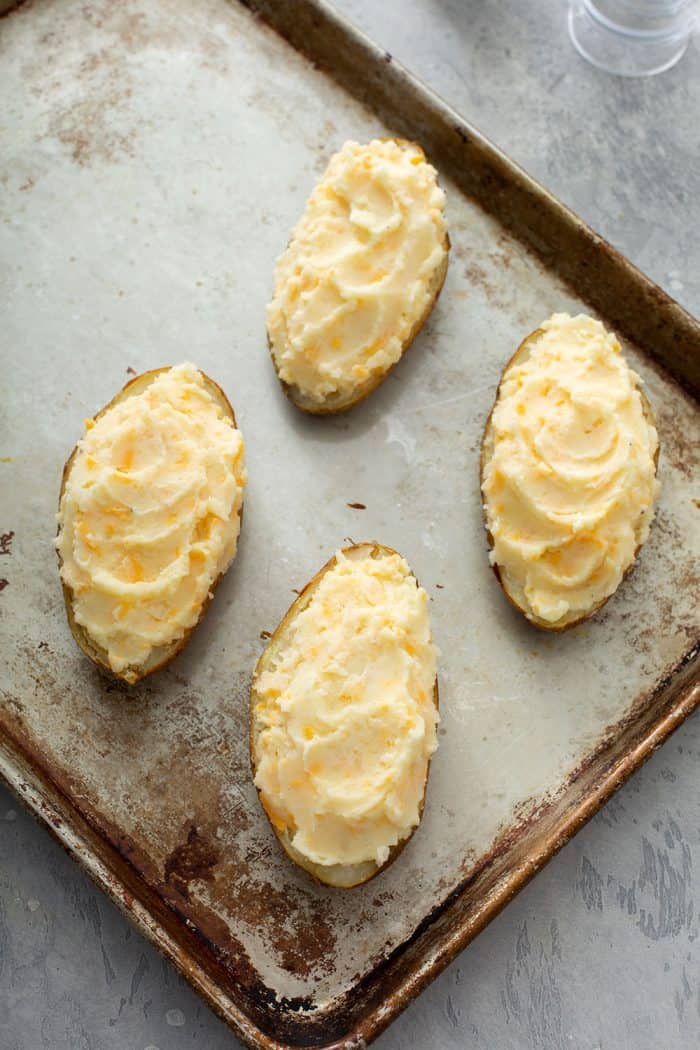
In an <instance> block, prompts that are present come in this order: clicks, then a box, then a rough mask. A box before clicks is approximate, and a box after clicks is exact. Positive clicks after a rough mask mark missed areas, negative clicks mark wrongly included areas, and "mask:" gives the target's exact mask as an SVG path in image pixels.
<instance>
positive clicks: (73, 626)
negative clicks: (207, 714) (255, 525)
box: [57, 365, 243, 685]
mask: <svg viewBox="0 0 700 1050" xmlns="http://www.w3.org/2000/svg"><path fill="white" fill-rule="evenodd" d="M172 367H173V366H172V365H164V366H163V367H162V368H153V369H151V370H150V371H148V372H142V373H141V374H140V375H138V376H134V378H133V379H130V380H129V382H128V383H125V384H124V386H123V387H122V388H121V390H119V391H118V393H116V394H115V395H114V397H113V398H112V400H111V401H109V402H108V403H107V404H106V405H105V406H104V408H101V409H100V411H99V412H96V413H95V415H94V416H93V419H99V418H100V416H103V415H104V414H105V412H108V411H109V410H110V409H111V408H112V407H113V406H114V405H116V404H119V402H120V401H124V400H125V398H127V397H131V396H133V395H134V394H136V393H140V392H141V390H142V389H143V390H145V389H146V388H147V387H149V386H150V384H151V383H152V382H153V380H154V379H156V377H157V376H159V375H161V373H163V372H168V371H169V370H170V369H171V368H172ZM198 371H199V372H200V374H201V375H202V377H203V379H204V382H205V385H206V386H207V388H209V391H210V393H211V394H212V395H213V396H214V397H215V398H216V399H217V400H218V401H219V402H220V403H221V404H222V407H223V408H224V410H225V412H226V414H227V415H228V416H230V418H231V421H232V423H233V425H234V427H235V426H237V423H236V415H235V413H234V411H233V408H232V407H231V403H230V402H229V399H228V398H227V397H226V394H225V393H224V392H223V390H222V389H221V387H220V386H219V384H218V383H216V382H215V381H214V380H213V379H211V378H210V377H209V376H208V375H207V374H206V373H205V372H202V370H201V369H199V370H198ZM145 380H147V382H145ZM137 384H138V386H139V390H138V391H137V390H133V389H132V388H133V387H134V386H135V385H137ZM77 452H78V446H77V445H76V446H75V448H74V449H73V451H72V452H71V454H70V456H69V457H68V459H67V460H66V463H65V465H64V467H63V473H62V475H61V490H60V492H59V496H58V506H59V508H60V506H61V500H62V498H63V490H64V488H65V485H66V481H67V479H68V475H69V474H70V471H71V468H72V466H73V460H74V459H75V456H76V454H77ZM242 520H243V508H242V507H241V521H242ZM57 554H58V566H59V570H60V569H61V566H62V564H63V562H62V560H61V555H60V553H59V552H58V551H57ZM223 576H224V573H220V574H219V575H218V576H217V578H216V580H215V581H214V583H213V584H212V586H211V590H210V592H209V594H208V596H207V598H206V599H205V601H204V602H203V603H202V608H201V609H200V612H199V617H198V619H197V622H196V623H194V624H193V625H192V627H190V628H189V630H187V631H185V633H184V635H183V636H182V638H179V639H178V640H177V641H176V642H173V643H172V645H171V646H169V647H168V650H167V652H166V654H165V656H164V657H163V659H162V660H160V661H159V662H158V663H157V664H155V665H154V666H153V667H149V668H148V670H145V671H141V672H139V671H138V669H133V670H132V669H129V671H127V672H122V673H118V672H117V671H114V670H113V669H112V668H111V667H110V666H109V662H108V660H107V654H106V652H105V650H104V649H103V648H102V647H101V646H99V645H97V644H96V643H95V642H93V641H92V639H91V638H90V635H89V634H88V632H87V631H86V630H85V628H84V627H83V626H82V625H81V624H79V623H76V621H75V617H74V615H73V601H74V596H73V591H72V590H71V588H70V587H69V586H68V585H67V584H66V583H64V582H63V579H62V578H61V586H62V588H63V600H64V602H65V606H66V617H67V619H68V626H69V627H70V630H71V634H72V635H73V637H74V639H75V641H76V642H77V644H78V646H79V647H80V648H81V649H82V651H83V652H84V653H85V655H86V656H87V658H88V659H89V660H91V661H92V663H94V664H95V666H96V667H98V668H99V670H100V671H102V672H103V673H104V674H106V675H107V676H108V677H109V678H113V679H116V680H117V681H120V682H125V683H126V684H127V685H135V684H136V683H137V682H140V681H141V679H142V678H147V677H148V676H149V675H152V674H154V673H155V672H156V671H160V670H162V669H163V668H164V667H167V665H168V664H169V663H170V662H171V661H172V660H174V659H175V657H176V656H177V655H178V653H179V652H181V651H182V649H184V647H185V646H186V645H187V642H188V641H189V639H190V635H191V634H192V632H193V631H194V630H195V628H196V627H198V626H199V624H200V623H201V621H202V619H203V617H204V614H205V613H206V611H207V609H208V607H209V603H210V602H211V600H212V598H213V597H214V593H215V591H216V588H217V587H218V586H219V584H220V582H221V580H222V578H223Z"/></svg>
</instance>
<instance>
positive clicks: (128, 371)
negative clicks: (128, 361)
mask: <svg viewBox="0 0 700 1050" xmlns="http://www.w3.org/2000/svg"><path fill="white" fill-rule="evenodd" d="M126 374H127V375H128V376H135V375H136V369H135V368H132V367H131V365H127V366H126Z"/></svg>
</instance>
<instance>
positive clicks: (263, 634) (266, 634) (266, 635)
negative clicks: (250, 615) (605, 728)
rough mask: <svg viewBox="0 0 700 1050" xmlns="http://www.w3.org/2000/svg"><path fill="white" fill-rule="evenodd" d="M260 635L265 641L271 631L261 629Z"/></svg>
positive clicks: (270, 636) (269, 636)
mask: <svg viewBox="0 0 700 1050" xmlns="http://www.w3.org/2000/svg"><path fill="white" fill-rule="evenodd" d="M260 637H261V638H262V640H263V641H264V642H266V641H267V639H268V638H272V631H261V632H260Z"/></svg>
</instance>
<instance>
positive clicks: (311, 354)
mask: <svg viewBox="0 0 700 1050" xmlns="http://www.w3.org/2000/svg"><path fill="white" fill-rule="evenodd" d="M444 207H445V194H444V193H443V191H442V190H441V189H440V187H439V186H438V183H437V173H436V171H435V169H434V168H433V167H431V165H430V164H428V162H427V161H426V159H425V155H424V153H423V151H422V149H421V148H420V146H417V145H416V144H415V143H414V142H408V141H405V140H403V139H375V140H374V141H372V142H370V143H368V144H366V145H359V144H358V143H357V142H346V143H345V145H344V146H343V148H342V149H341V150H340V151H339V152H338V153H336V154H335V155H334V156H333V157H332V158H331V161H330V163H329V165H328V168H327V170H326V172H325V174H324V176H323V178H322V179H321V181H320V182H319V183H318V184H317V186H316V188H315V189H314V191H313V192H312V194H311V196H310V197H309V200H308V202H307V204H306V209H305V211H304V214H303V215H302V217H301V219H300V220H299V222H298V223H297V225H296V227H295V229H294V231H293V233H292V237H291V241H290V243H289V245H288V247H287V249H286V250H285V251H284V252H283V254H282V255H281V256H280V258H279V259H278V260H277V265H276V268H275V286H274V293H273V297H272V301H271V302H270V304H269V306H268V308H267V334H268V344H269V347H270V352H271V355H272V361H273V364H274V366H275V370H276V372H277V376H278V378H279V380H280V382H281V383H282V386H283V388H284V391H285V393H286V394H287V395H288V397H289V398H290V399H291V400H292V401H293V402H294V404H295V405H296V406H297V408H300V409H302V411H304V412H310V413H312V414H315V415H326V414H329V413H334V412H342V411H344V410H345V409H347V408H351V407H352V406H353V405H356V404H357V403H358V401H362V400H363V398H365V397H367V395H368V394H370V393H372V391H373V390H375V389H376V388H377V387H378V386H379V384H380V383H381V382H382V380H383V379H384V377H385V376H386V374H387V372H388V371H389V370H390V369H391V368H392V367H393V366H394V365H395V364H396V363H397V361H399V359H400V358H401V357H402V355H403V354H404V353H405V351H406V350H407V349H408V347H409V346H410V344H411V343H412V342H413V339H414V338H415V336H416V335H417V334H418V332H419V331H420V329H421V328H422V326H423V323H424V322H425V320H426V318H427V317H428V314H429V313H430V311H431V309H432V307H433V304H434V302H435V300H436V299H437V297H438V295H439V293H440V289H441V288H442V284H443V281H444V280H445V274H446V273H447V258H448V251H449V247H450V242H449V238H448V235H447V226H446V223H445V216H444Z"/></svg>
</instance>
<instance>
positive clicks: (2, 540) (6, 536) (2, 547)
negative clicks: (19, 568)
mask: <svg viewBox="0 0 700 1050" xmlns="http://www.w3.org/2000/svg"><path fill="white" fill-rule="evenodd" d="M14 538H15V533H14V530H13V529H10V531H9V532H3V533H2V534H1V535H0V554H8V555H9V554H12V541H13V539H14Z"/></svg>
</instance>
